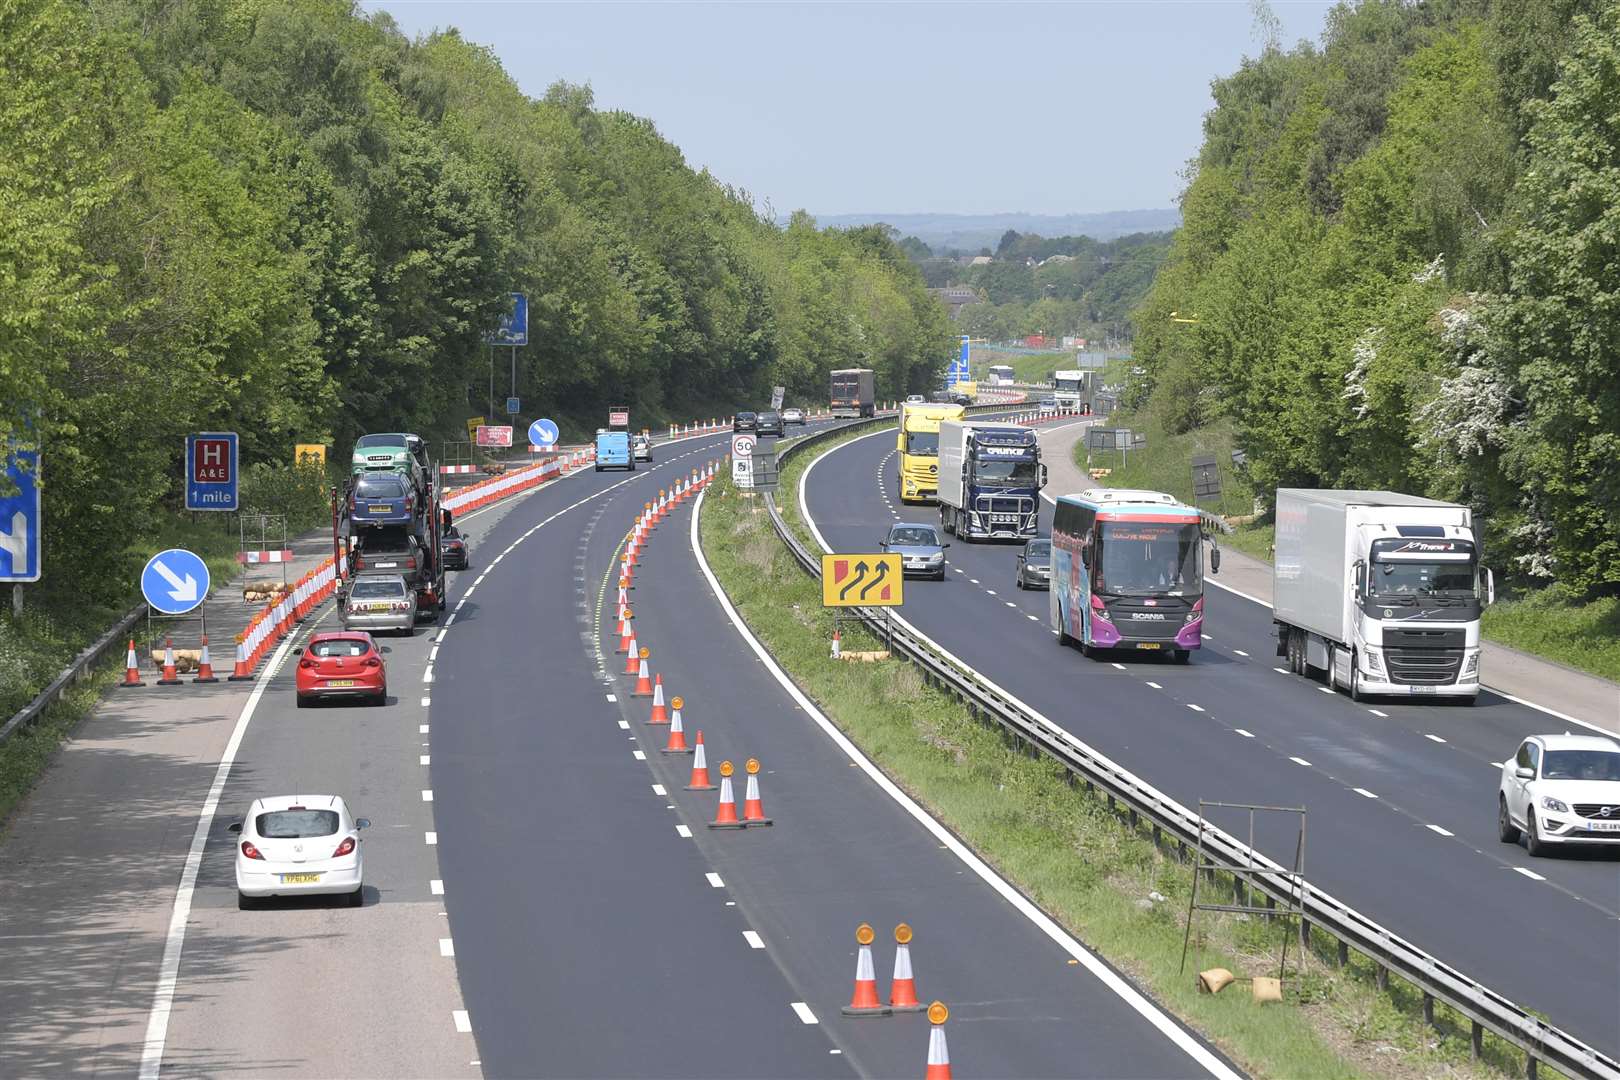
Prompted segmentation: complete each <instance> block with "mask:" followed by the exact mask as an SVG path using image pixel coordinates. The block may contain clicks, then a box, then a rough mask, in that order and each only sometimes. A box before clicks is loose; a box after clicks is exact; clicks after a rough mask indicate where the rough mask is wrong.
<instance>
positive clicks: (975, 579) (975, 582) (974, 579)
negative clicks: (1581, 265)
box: [968, 577, 979, 585]
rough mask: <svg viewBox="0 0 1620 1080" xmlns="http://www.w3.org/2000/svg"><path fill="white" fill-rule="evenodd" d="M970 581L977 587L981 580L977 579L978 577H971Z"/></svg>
mask: <svg viewBox="0 0 1620 1080" xmlns="http://www.w3.org/2000/svg"><path fill="white" fill-rule="evenodd" d="M968 581H969V582H971V583H972V584H974V585H977V584H978V583H979V579H978V578H976V577H970V578H968Z"/></svg>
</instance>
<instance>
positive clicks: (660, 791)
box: [652, 784, 669, 795]
mask: <svg viewBox="0 0 1620 1080" xmlns="http://www.w3.org/2000/svg"><path fill="white" fill-rule="evenodd" d="M652 789H653V794H654V795H668V794H669V792H667V791H665V790H664V785H663V784H654V785H653V786H652Z"/></svg>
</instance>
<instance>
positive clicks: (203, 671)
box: [191, 634, 219, 683]
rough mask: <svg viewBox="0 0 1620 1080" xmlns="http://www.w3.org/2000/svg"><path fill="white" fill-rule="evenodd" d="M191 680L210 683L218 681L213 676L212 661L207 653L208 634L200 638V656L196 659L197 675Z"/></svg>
mask: <svg viewBox="0 0 1620 1080" xmlns="http://www.w3.org/2000/svg"><path fill="white" fill-rule="evenodd" d="M191 681H192V682H201V683H210V682H219V680H218V679H217V678H215V677H214V662H213V660H212V659H211V658H210V657H209V655H208V635H207V634H204V635H203V639H202V656H201V657H200V658H199V659H198V660H197V677H196V678H195V679H192V680H191Z"/></svg>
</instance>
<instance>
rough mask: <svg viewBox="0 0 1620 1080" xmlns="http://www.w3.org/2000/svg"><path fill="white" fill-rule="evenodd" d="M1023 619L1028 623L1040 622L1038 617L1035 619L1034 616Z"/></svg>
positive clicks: (1026, 616)
mask: <svg viewBox="0 0 1620 1080" xmlns="http://www.w3.org/2000/svg"><path fill="white" fill-rule="evenodd" d="M1024 618H1026V619H1028V620H1029V621H1030V622H1040V621H1041V620H1040V619H1039V618H1038V617H1036V616H1034V615H1025V616H1024Z"/></svg>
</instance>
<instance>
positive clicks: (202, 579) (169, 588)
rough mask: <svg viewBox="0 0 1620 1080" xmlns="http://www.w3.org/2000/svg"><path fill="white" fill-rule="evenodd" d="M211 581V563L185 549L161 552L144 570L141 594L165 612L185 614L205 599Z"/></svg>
mask: <svg viewBox="0 0 1620 1080" xmlns="http://www.w3.org/2000/svg"><path fill="white" fill-rule="evenodd" d="M210 584H211V581H210V580H209V577H208V564H207V563H205V562H203V561H202V559H200V558H198V557H197V556H196V555H193V554H192V553H191V552H189V551H187V550H185V549H184V548H169V549H168V550H167V551H160V552H158V553H157V554H156V555H154V556H152V557H151V558H150V559H148V560H147V561H146V569H145V570H142V571H141V595H142V596H144V597H146V602H147V603H148V604H150V605H151V607H152V610H153V611H156V612H158V613H159V614H162V615H184V614H185V613H186V612H188V611H190V610H191V609H192V608H194V607H196V606H197V605H198V604H200V603H202V602H203V599H204V598H205V597H207V595H208V587H209V585H210Z"/></svg>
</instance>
